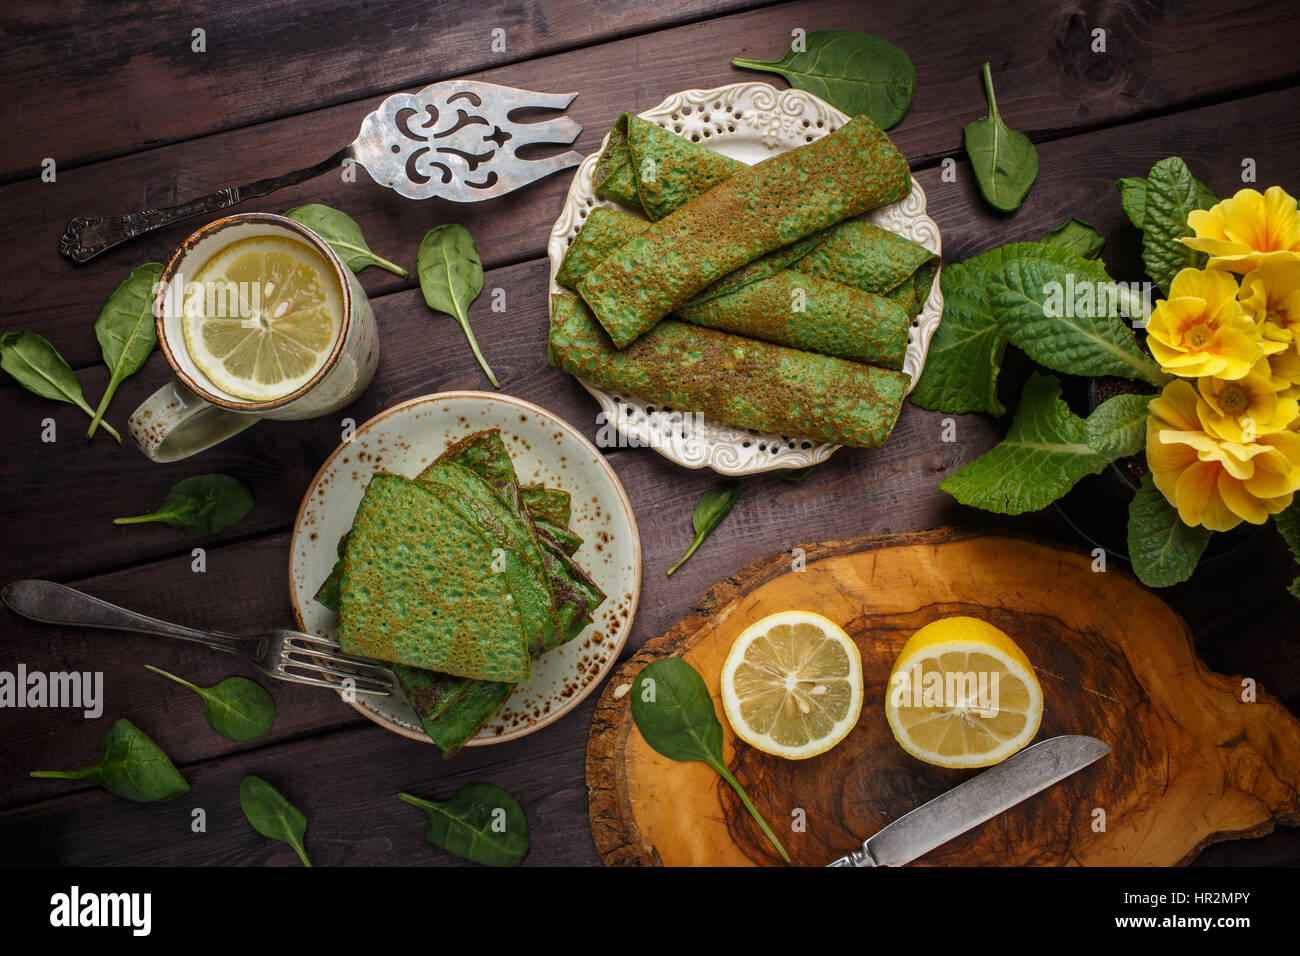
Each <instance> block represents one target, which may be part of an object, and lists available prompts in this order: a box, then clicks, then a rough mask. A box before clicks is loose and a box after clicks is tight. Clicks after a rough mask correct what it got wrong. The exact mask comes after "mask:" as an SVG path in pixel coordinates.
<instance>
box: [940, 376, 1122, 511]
mask: <svg viewBox="0 0 1300 956" xmlns="http://www.w3.org/2000/svg"><path fill="white" fill-rule="evenodd" d="M1105 466H1106V458H1105V456H1103V455H1101V454H1098V453H1097V452H1096V451H1094V450H1093V449H1092V448H1091V447H1090V446H1089V445H1088V426H1087V423H1086V422H1085V421H1084V420H1083V419H1082V418H1079V417H1078V416H1077V415H1075V414H1074V413H1072V412H1071V411H1070V409H1069V408H1068V407H1067V406H1066V404H1065V402H1064V401H1062V400H1061V382H1060V380H1059V379H1057V378H1056V377H1055V376H1053V375H1042V374H1040V373H1039V372H1037V371H1035V372H1033V373H1032V374H1031V375H1030V376H1029V381H1028V382H1026V383H1025V388H1024V391H1022V392H1021V393H1020V405H1019V407H1017V408H1016V414H1015V417H1014V418H1013V419H1012V421H1011V428H1010V430H1009V431H1008V432H1007V437H1006V438H1004V439H1003V440H1002V441H1001V442H999V443H998V444H997V445H996V446H994V448H993V449H992V450H990V451H988V452H986V453H985V454H983V455H981V456H980V457H979V458H976V459H975V460H974V461H973V462H971V463H970V464H969V465H967V466H966V467H964V468H962V469H960V470H958V471H956V472H954V473H953V474H951V475H949V476H948V477H947V478H945V479H944V480H943V481H941V482H940V483H939V487H940V488H942V489H943V490H944V491H946V492H948V493H949V494H950V495H952V496H953V497H954V498H956V499H957V500H958V501H960V502H961V503H962V504H964V505H971V506H973V507H976V508H983V509H984V510H985V511H993V512H996V513H998V514H1008V515H1018V514H1024V513H1025V512H1026V511H1037V510H1039V509H1040V508H1046V507H1047V506H1048V505H1049V504H1051V503H1052V502H1053V501H1055V500H1056V499H1057V498H1060V497H1061V496H1062V495H1064V494H1065V493H1066V492H1067V491H1069V490H1070V489H1071V488H1073V487H1074V485H1075V483H1076V482H1077V481H1078V480H1079V479H1080V478H1082V477H1084V476H1085V475H1095V474H1097V473H1098V472H1099V471H1101V470H1102V468H1104V467H1105Z"/></svg>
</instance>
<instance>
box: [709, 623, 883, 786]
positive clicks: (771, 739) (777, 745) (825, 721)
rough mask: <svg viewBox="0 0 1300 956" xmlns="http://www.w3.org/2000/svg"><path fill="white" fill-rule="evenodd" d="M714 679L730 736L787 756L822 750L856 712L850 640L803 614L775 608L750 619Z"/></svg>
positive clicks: (857, 661)
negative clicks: (719, 676) (718, 678)
mask: <svg viewBox="0 0 1300 956" xmlns="http://www.w3.org/2000/svg"><path fill="white" fill-rule="evenodd" d="M721 683H722V706H723V711H724V712H725V713H726V715H727V720H728V722H729V723H730V724H731V727H732V729H733V730H734V731H735V732H736V736H738V737H739V738H740V739H741V740H744V741H745V742H746V743H748V744H750V745H751V746H753V747H756V748H758V749H759V750H762V751H763V752H764V753H770V754H775V755H777V756H780V757H786V758H789V759H792V760H799V759H803V758H806V757H813V756H816V755H817V754H820V753H825V752H826V751H827V750H829V749H830V748H831V747H833V746H835V745H836V744H837V743H839V742H840V741H841V740H843V739H844V738H845V737H846V736H847V735H848V733H849V731H850V730H852V729H853V726H854V725H855V724H856V723H857V721H858V716H859V715H860V714H861V712H862V658H861V655H860V654H859V653H858V648H857V645H855V644H854V643H853V640H852V639H851V638H850V637H849V636H848V635H847V634H845V633H844V631H843V630H842V629H841V628H840V627H839V626H838V625H837V624H835V622H833V621H831V620H828V619H827V618H825V617H822V616H821V615H820V614H814V613H812V612H811V611H783V612H780V613H777V614H771V615H768V616H767V617H765V618H763V619H762V620H760V621H757V622H755V623H754V624H751V625H750V626H749V627H748V628H746V629H745V631H744V632H743V633H742V634H741V635H740V636H739V637H738V638H736V641H735V643H733V644H732V646H731V651H730V652H729V653H728V655H727V660H726V662H725V663H724V664H723V667H722V679H721Z"/></svg>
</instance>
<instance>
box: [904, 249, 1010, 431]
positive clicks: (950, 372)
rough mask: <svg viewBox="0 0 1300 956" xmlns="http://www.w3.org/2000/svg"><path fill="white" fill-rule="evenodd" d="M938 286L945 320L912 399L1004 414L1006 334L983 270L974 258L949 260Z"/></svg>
mask: <svg viewBox="0 0 1300 956" xmlns="http://www.w3.org/2000/svg"><path fill="white" fill-rule="evenodd" d="M939 288H940V289H941V290H942V291H943V321H941V322H940V323H939V328H938V329H936V330H935V333H934V338H933V339H931V340H930V349H929V352H928V353H927V355H926V360H925V368H924V369H923V370H922V372H921V378H920V380H919V381H918V382H917V383H916V388H914V389H913V390H912V394H911V396H910V398H911V401H912V404H914V405H917V406H919V407H920V408H928V409H931V410H934V411H942V412H988V413H989V414H990V415H1004V414H1005V413H1006V408H1005V407H1004V406H1003V404H1002V403H1001V402H1000V401H999V400H998V372H999V371H1000V370H1001V367H1002V356H1003V354H1004V353H1005V352H1006V350H1007V337H1006V335H1005V334H1004V333H1003V332H1002V330H1001V329H1000V328H999V327H998V323H997V319H996V318H994V315H993V309H992V306H991V305H990V304H989V299H988V294H987V292H986V290H985V275H984V272H983V271H982V270H981V269H980V267H979V265H978V263H975V262H973V261H968V262H958V263H954V264H953V265H950V266H944V268H943V271H942V272H941V273H940V275H939Z"/></svg>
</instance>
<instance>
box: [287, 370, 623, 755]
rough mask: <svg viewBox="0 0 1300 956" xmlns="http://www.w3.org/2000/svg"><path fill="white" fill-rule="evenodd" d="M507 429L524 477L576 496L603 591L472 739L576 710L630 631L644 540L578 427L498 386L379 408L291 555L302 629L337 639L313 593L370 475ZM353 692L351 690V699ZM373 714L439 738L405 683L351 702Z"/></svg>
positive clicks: (313, 501) (517, 732)
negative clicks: (579, 627)
mask: <svg viewBox="0 0 1300 956" xmlns="http://www.w3.org/2000/svg"><path fill="white" fill-rule="evenodd" d="M485 428H500V429H501V434H502V437H503V438H504V439H505V442H506V447H507V448H508V449H509V451H510V458H511V460H512V461H513V462H514V465H515V471H516V472H517V473H518V476H519V481H520V483H521V484H534V483H538V482H540V483H544V484H546V485H549V486H550V487H553V488H563V489H564V490H565V491H567V492H568V493H569V495H570V496H571V498H572V504H573V518H572V525H571V526H572V528H573V530H574V531H576V532H577V533H578V534H579V535H581V536H582V541H583V543H582V547H581V548H580V549H579V550H578V553H577V555H576V558H575V560H576V561H577V562H578V564H579V565H580V566H581V567H582V568H583V570H585V571H586V572H587V573H588V574H589V575H591V577H592V578H593V579H594V580H595V582H596V584H598V585H599V586H600V589H601V590H602V591H604V592H605V595H606V598H605V603H603V604H602V605H601V606H600V607H599V608H598V609H597V611H596V617H595V620H594V621H593V622H592V623H591V624H590V625H588V626H587V629H586V630H584V631H583V632H582V633H581V634H579V635H578V636H577V637H576V638H574V639H573V640H572V641H570V642H569V643H568V644H565V645H563V646H561V647H557V648H556V649H555V650H553V651H549V652H547V653H546V654H543V655H542V656H541V657H539V658H538V659H537V660H536V661H534V662H533V668H532V679H531V680H529V681H528V682H527V683H526V684H520V685H519V686H518V687H517V688H516V689H515V692H514V694H513V696H511V698H510V699H509V700H508V701H506V705H505V707H503V708H502V709H501V712H500V713H498V714H497V715H496V716H495V717H494V718H492V720H491V722H489V723H488V724H487V725H486V726H485V727H483V729H482V730H480V731H479V733H478V735H477V736H476V737H474V739H473V740H471V741H470V742H469V744H468V746H470V747H474V746H481V745H483V744H493V743H500V742H502V741H506V740H514V739H515V738H517V737H522V736H524V735H525V734H530V733H532V732H533V731H534V730H538V729H539V728H541V727H545V726H546V725H547V724H549V723H551V722H552V721H553V720H555V719H557V718H558V717H560V716H562V715H563V714H565V713H567V712H568V711H570V710H572V709H573V708H574V707H576V706H577V705H578V704H579V702H581V701H582V699H583V698H584V697H586V696H587V695H588V694H589V693H591V691H592V690H593V689H594V688H595V687H596V685H597V684H599V683H600V681H601V679H602V678H603V677H604V676H605V674H606V673H607V672H608V671H609V669H610V668H611V667H612V666H613V665H614V661H615V659H616V658H617V657H618V652H619V651H620V650H621V649H622V647H623V643H624V641H626V640H627V634H628V631H629V630H631V628H632V618H633V617H634V616H635V614H636V607H637V601H638V599H639V598H640V594H641V541H640V539H639V538H638V537H637V530H636V519H635V518H634V517H633V515H632V506H631V504H630V503H629V502H628V500H627V494H626V493H625V492H624V491H623V486H622V485H621V484H620V483H619V480H618V477H617V476H616V475H615V474H614V470H613V469H612V468H610V467H609V465H608V464H607V463H606V461H605V456H604V455H602V454H600V452H598V451H596V449H595V448H594V447H593V446H592V444H591V443H590V442H589V441H587V439H585V438H583V437H582V435H580V434H579V433H578V432H577V431H576V430H575V429H574V428H573V426H572V425H570V424H569V423H568V422H566V421H564V420H563V419H560V418H557V417H556V416H555V415H552V414H551V413H550V412H548V411H546V410H545V409H542V408H538V407H537V406H536V405H533V404H530V403H529V402H525V401H523V400H521V399H518V398H512V397H511V396H509V395H501V394H496V393H490V392H440V393H438V394H436V395H425V396H423V397H421V398H413V399H411V400H410V401H408V402H402V403H401V404H400V405H394V406H393V407H392V408H390V409H387V410H386V411H383V412H381V413H380V414H378V415H376V416H375V417H374V418H372V419H370V421H368V422H366V423H365V424H364V425H362V426H361V427H360V428H358V429H357V430H356V432H355V433H354V434H353V436H352V440H351V441H348V442H344V443H343V444H342V445H340V446H339V447H338V448H336V449H335V450H334V453H333V454H332V455H330V456H329V458H328V459H327V460H326V461H325V464H324V465H322V466H321V469H320V471H319V472H317V473H316V477H315V478H314V479H313V480H312V483H311V486H310V487H309V488H308V489H307V494H306V495H304V496H303V499H302V505H301V506H300V507H299V509H298V517H297V520H296V521H295V522H294V527H293V540H292V542H291V544H290V557H289V595H290V599H291V600H292V602H293V613H294V616H295V617H296V618H297V619H298V628H299V630H302V631H305V632H307V633H311V634H321V635H324V636H326V637H332V636H333V633H334V622H335V615H334V613H333V612H331V611H329V610H328V609H326V608H325V607H324V606H323V605H321V604H318V603H317V602H316V600H315V599H314V598H315V594H316V591H317V589H318V588H319V587H320V585H321V584H322V583H323V582H324V581H325V579H326V578H327V577H329V574H330V571H331V570H332V569H333V567H334V562H335V560H336V559H337V557H338V554H337V548H338V541H339V538H340V537H341V536H342V535H343V534H344V533H345V532H346V531H348V529H349V528H351V527H352V521H353V518H354V517H355V516H356V512H357V505H359V504H360V503H361V496H362V494H363V493H364V492H365V489H366V483H367V482H368V481H369V480H370V476H371V475H373V474H374V473H375V472H377V471H389V472H393V473H396V474H399V475H406V476H407V477H409V478H413V477H415V476H416V475H417V474H419V473H420V472H421V471H423V470H424V469H425V467H426V466H428V465H429V464H430V463H431V462H432V461H433V460H434V459H435V458H437V457H438V456H439V455H441V454H442V452H443V449H444V448H446V447H447V446H448V445H449V444H451V443H452V442H453V441H458V440H460V439H461V438H464V437H465V436H467V435H469V434H471V433H473V432H476V431H482V430H483V429H485ZM345 699H346V698H345ZM348 703H350V704H351V705H352V706H353V707H355V708H356V709H357V710H358V711H360V712H361V713H362V714H364V715H365V716H367V717H369V718H370V719H371V720H373V721H374V722H375V723H377V724H379V725H380V726H382V727H386V728H388V729H389V730H392V731H394V732H396V733H399V734H402V735H403V736H406V737H410V738H412V739H413V740H423V741H425V742H426V743H428V742H430V741H429V738H428V737H427V736H426V735H425V733H424V731H423V730H422V729H421V728H420V723H419V721H418V719H417V718H416V716H415V712H414V711H413V710H412V709H411V706H410V704H408V703H407V701H406V698H405V697H404V696H403V695H402V693H401V691H400V690H399V691H398V692H397V693H396V694H395V695H394V696H392V697H374V696H370V695H367V694H358V695H357V697H356V700H354V701H348Z"/></svg>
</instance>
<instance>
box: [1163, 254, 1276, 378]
mask: <svg viewBox="0 0 1300 956" xmlns="http://www.w3.org/2000/svg"><path fill="white" fill-rule="evenodd" d="M1147 347H1148V348H1149V349H1151V354H1152V355H1153V356H1155V359H1156V361H1157V362H1159V363H1160V368H1161V369H1162V370H1164V371H1165V372H1168V373H1170V374H1173V375H1182V376H1184V377H1187V378H1195V377H1199V376H1202V375H1213V376H1214V377H1215V378H1226V379H1236V378H1241V377H1242V376H1243V375H1245V374H1246V373H1247V372H1249V371H1250V370H1251V368H1252V367H1253V366H1254V364H1255V363H1256V362H1258V361H1259V358H1260V355H1261V354H1263V351H1264V348H1263V344H1262V339H1261V336H1260V330H1259V328H1258V327H1257V326H1256V325H1255V323H1254V322H1252V321H1251V320H1250V316H1248V315H1246V313H1245V312H1244V311H1243V310H1242V307H1241V303H1239V302H1238V301H1237V280H1236V279H1234V278H1233V277H1232V276H1230V275H1227V274H1226V273H1223V272H1211V271H1209V270H1206V269H1184V270H1183V271H1182V272H1180V273H1178V275H1176V276H1174V281H1173V283H1172V284H1171V285H1170V287H1169V298H1168V299H1161V300H1159V301H1158V302H1156V307H1155V309H1154V310H1153V311H1152V313H1151V319H1150V321H1149V322H1148V323H1147Z"/></svg>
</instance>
